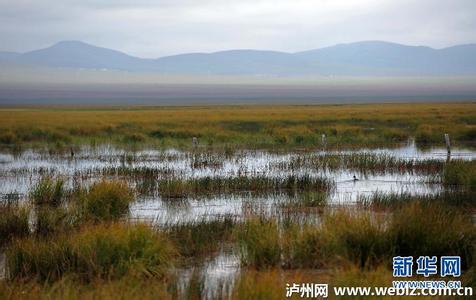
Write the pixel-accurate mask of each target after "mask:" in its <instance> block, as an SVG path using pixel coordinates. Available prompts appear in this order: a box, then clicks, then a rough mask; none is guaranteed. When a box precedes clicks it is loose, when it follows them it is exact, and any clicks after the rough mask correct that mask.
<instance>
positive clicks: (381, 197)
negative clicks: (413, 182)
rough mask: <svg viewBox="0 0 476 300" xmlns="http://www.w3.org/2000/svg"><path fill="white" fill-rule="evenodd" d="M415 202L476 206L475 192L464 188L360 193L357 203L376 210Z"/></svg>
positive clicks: (464, 206)
mask: <svg viewBox="0 0 476 300" xmlns="http://www.w3.org/2000/svg"><path fill="white" fill-rule="evenodd" d="M413 202H418V203H420V204H427V205H431V204H439V205H449V206H453V207H458V208H474V207H475V206H476V197H475V193H474V192H471V191H464V190H444V191H441V192H439V193H436V194H420V195H418V194H417V195H413V194H411V193H408V192H402V193H381V192H375V193H372V194H371V195H359V197H358V199H357V204H358V205H360V206H362V207H364V208H371V209H375V210H384V209H397V208H402V207H403V206H406V205H409V204H411V203H413Z"/></svg>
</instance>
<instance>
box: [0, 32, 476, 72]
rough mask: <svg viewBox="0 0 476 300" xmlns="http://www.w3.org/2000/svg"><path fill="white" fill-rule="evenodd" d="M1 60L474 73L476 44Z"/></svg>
mask: <svg viewBox="0 0 476 300" xmlns="http://www.w3.org/2000/svg"><path fill="white" fill-rule="evenodd" d="M0 61H9V62H11V63H18V64H23V65H35V66H46V67H52V68H71V69H78V68H81V69H111V70H123V71H131V72H143V71H146V72H158V73H164V74H194V75H209V74H214V75H264V76H305V75H325V76H329V75H353V76H392V75H474V74H476V44H464V45H455V46H451V47H446V48H442V49H435V48H431V47H427V46H408V45H402V44H397V43H392V42H385V41H361V42H355V43H343V44H337V45H334V46H329V47H323V48H318V49H311V50H306V51H299V52H293V53H291V52H282V51H273V50H254V49H231V50H224V51H217V52H210V53H183V54H178V55H170V56H164V57H159V58H156V59H152V58H140V57H135V56H132V55H128V54H126V53H124V52H121V51H117V50H113V49H108V48H104V47H98V46H95V45H91V44H88V43H85V42H81V41H72V40H70V41H61V42H58V43H56V44H54V45H52V46H50V47H47V48H43V49H38V50H34V51H29V52H26V53H15V52H0Z"/></svg>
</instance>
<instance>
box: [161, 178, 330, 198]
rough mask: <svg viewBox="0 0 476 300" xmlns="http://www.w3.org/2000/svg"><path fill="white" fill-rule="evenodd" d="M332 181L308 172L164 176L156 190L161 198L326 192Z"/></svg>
mask: <svg viewBox="0 0 476 300" xmlns="http://www.w3.org/2000/svg"><path fill="white" fill-rule="evenodd" d="M332 186H333V182H332V181H331V180H329V179H327V178H321V177H312V176H309V175H288V176H283V177H268V176H264V175H262V176H253V177H249V176H230V177H218V176H215V177H210V176H206V177H200V178H190V179H181V178H167V179H162V180H160V181H159V192H160V194H161V195H162V196H163V197H167V198H182V197H186V196H189V195H207V194H214V193H233V192H243V191H249V192H269V191H277V190H281V191H328V190H329V189H331V188H332Z"/></svg>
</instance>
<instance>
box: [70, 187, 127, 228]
mask: <svg viewBox="0 0 476 300" xmlns="http://www.w3.org/2000/svg"><path fill="white" fill-rule="evenodd" d="M79 198H80V201H81V203H80V206H81V208H82V213H83V214H84V216H85V217H86V218H89V219H93V220H96V221H111V220H117V219H119V218H120V217H122V216H124V215H125V214H127V213H128V212H129V205H130V203H131V202H132V201H134V193H133V191H132V190H131V189H130V188H129V187H128V185H127V184H126V183H125V182H122V181H107V180H102V181H99V182H96V183H94V184H93V185H92V186H91V187H90V188H89V190H88V191H87V192H85V193H84V194H83V195H80V196H79Z"/></svg>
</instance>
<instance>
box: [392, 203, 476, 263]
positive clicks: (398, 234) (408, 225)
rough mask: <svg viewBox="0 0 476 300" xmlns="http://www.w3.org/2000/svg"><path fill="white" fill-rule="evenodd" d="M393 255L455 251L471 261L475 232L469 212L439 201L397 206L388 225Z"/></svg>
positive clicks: (418, 254) (475, 240)
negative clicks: (397, 208) (399, 207)
mask: <svg viewBox="0 0 476 300" xmlns="http://www.w3.org/2000/svg"><path fill="white" fill-rule="evenodd" d="M388 233H389V242H390V243H391V245H392V247H393V249H394V254H395V255H401V256H405V255H407V256H408V255H412V256H420V255H431V256H433V255H436V256H440V255H457V256H461V258H462V260H463V264H464V265H465V266H467V265H468V264H469V262H470V261H472V259H473V258H472V255H473V251H474V245H475V244H474V243H475V242H476V232H475V230H474V226H473V224H472V221H471V216H470V215H467V214H466V213H464V212H462V211H461V210H457V209H454V208H451V207H448V206H445V205H442V204H440V203H426V204H421V203H418V202H415V203H411V204H409V205H406V206H404V207H402V208H401V209H399V210H397V211H396V212H395V213H394V214H393V215H392V218H391V221H390V224H389V226H388Z"/></svg>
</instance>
